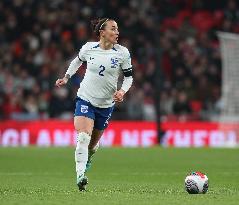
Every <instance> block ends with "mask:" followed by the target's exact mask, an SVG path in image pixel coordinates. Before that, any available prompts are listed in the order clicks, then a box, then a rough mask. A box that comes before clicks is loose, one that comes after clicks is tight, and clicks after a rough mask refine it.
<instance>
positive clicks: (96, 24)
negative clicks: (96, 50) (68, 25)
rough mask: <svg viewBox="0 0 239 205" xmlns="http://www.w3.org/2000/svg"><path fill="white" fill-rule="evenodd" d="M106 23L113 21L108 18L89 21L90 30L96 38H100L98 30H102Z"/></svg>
mask: <svg viewBox="0 0 239 205" xmlns="http://www.w3.org/2000/svg"><path fill="white" fill-rule="evenodd" d="M107 21H114V20H113V19H110V18H101V19H94V20H92V21H91V27H92V30H93V31H94V32H95V34H96V35H97V36H98V37H99V36H100V30H104V28H105V25H106V22H107Z"/></svg>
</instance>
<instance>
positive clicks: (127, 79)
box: [114, 50, 133, 102]
mask: <svg viewBox="0 0 239 205" xmlns="http://www.w3.org/2000/svg"><path fill="white" fill-rule="evenodd" d="M122 70H123V74H124V80H123V83H122V86H121V88H120V90H118V91H116V92H115V93H114V101H115V102H122V101H123V99H124V95H125V93H126V92H127V91H128V90H129V89H130V87H131V86H132V83H133V69H132V64H131V58H130V54H129V51H128V50H127V51H126V52H125V58H124V61H123V64H122Z"/></svg>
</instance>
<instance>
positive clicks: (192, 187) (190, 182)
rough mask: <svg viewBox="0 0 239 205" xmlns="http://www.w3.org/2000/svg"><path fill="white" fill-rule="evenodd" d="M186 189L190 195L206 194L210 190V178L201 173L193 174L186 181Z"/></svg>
mask: <svg viewBox="0 0 239 205" xmlns="http://www.w3.org/2000/svg"><path fill="white" fill-rule="evenodd" d="M185 189H186V191H187V192H188V193H189V194H205V193H206V192H207V190H208V177H207V176H206V175H205V174H203V173H201V172H192V173H190V174H189V175H187V177H186V179H185Z"/></svg>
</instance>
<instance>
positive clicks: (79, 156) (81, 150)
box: [75, 132, 90, 178]
mask: <svg viewBox="0 0 239 205" xmlns="http://www.w3.org/2000/svg"><path fill="white" fill-rule="evenodd" d="M89 144H90V135H89V134H87V133H85V132H80V133H79V134H78V136H77V145H76V149H75V162H76V174H77V178H78V177H79V176H80V175H82V174H84V172H85V168H86V163H87V160H88V145H89Z"/></svg>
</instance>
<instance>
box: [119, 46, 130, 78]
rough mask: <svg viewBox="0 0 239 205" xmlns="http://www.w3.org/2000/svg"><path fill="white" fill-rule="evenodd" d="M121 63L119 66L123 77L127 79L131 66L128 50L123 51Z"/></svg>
mask: <svg viewBox="0 0 239 205" xmlns="http://www.w3.org/2000/svg"><path fill="white" fill-rule="evenodd" d="M123 57H124V58H123V63H122V65H121V67H122V70H123V73H124V76H125V77H129V76H132V64H131V57H130V53H129V50H128V49H127V48H125V49H124V51H123Z"/></svg>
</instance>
